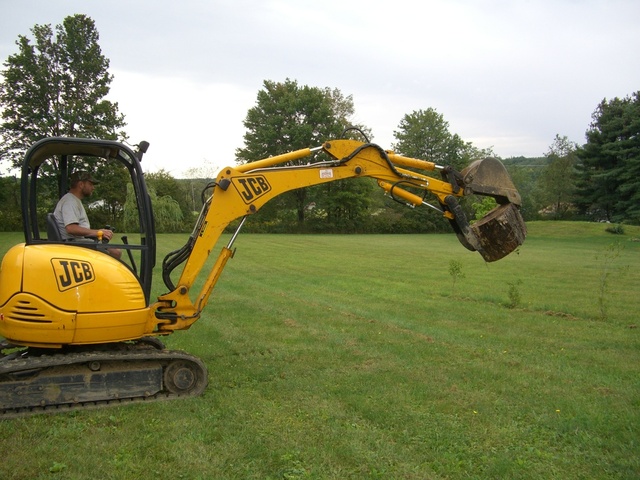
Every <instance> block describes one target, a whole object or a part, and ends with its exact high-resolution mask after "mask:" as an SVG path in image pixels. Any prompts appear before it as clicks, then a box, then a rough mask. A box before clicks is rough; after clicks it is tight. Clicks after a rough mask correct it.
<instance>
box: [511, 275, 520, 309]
mask: <svg viewBox="0 0 640 480" xmlns="http://www.w3.org/2000/svg"><path fill="white" fill-rule="evenodd" d="M507 285H509V290H508V292H507V294H508V296H509V302H508V303H507V307H508V308H516V307H517V306H518V305H520V303H521V302H522V295H521V294H520V285H522V280H520V279H518V280H516V281H515V282H507Z"/></svg>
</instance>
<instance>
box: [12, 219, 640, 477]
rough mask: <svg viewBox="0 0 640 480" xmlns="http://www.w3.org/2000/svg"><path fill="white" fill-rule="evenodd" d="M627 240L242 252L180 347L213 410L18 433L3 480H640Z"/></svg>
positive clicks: (279, 246) (533, 239)
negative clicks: (498, 249) (199, 370)
mask: <svg viewBox="0 0 640 480" xmlns="http://www.w3.org/2000/svg"><path fill="white" fill-rule="evenodd" d="M625 229H626V232H627V233H626V235H611V234H608V233H606V232H605V231H604V226H602V225H597V224H586V223H556V222H545V223H532V224H530V225H529V232H530V233H529V237H528V238H527V241H526V243H525V245H524V246H523V247H522V248H521V249H520V250H519V251H518V252H517V253H514V254H512V255H510V256H509V257H507V258H505V259H504V260H502V261H500V262H497V263H492V264H485V263H484V262H483V261H482V259H481V257H480V256H479V255H477V254H475V253H472V252H467V251H466V250H464V249H463V248H462V247H461V246H460V245H459V244H458V243H457V241H456V239H455V237H453V236H452V235H403V236H394V235H381V236H377V235H371V236H342V235H340V236H330V235H325V236H295V235H246V236H240V237H239V239H238V241H237V243H236V246H237V248H238V252H237V254H236V257H235V258H234V259H233V260H231V261H230V262H229V264H228V266H227V270H226V271H225V272H224V273H223V276H222V279H221V281H220V283H219V285H218V286H217V287H216V290H215V291H214V294H213V296H212V299H211V302H210V305H209V307H208V309H207V311H206V314H205V315H204V317H203V318H202V319H201V320H200V321H199V322H198V323H196V324H195V325H194V326H193V327H192V328H191V330H189V331H187V332H180V333H177V334H175V335H173V336H171V337H169V338H167V339H166V343H167V345H168V347H170V348H178V349H184V350H187V351H189V352H191V353H193V354H195V355H198V356H200V357H201V358H203V360H204V361H205V363H206V364H207V366H208V368H209V376H210V379H209V380H210V385H209V388H208V389H207V391H206V393H205V394H204V395H203V396H201V397H199V398H196V399H191V400H186V401H175V402H165V403H156V404H149V405H132V406H128V407H121V408H110V409H105V410H100V411H90V412H82V413H75V414H62V415H56V416H36V417H31V418H25V419H17V420H9V421H3V422H1V423H0V446H1V450H0V451H2V453H3V459H2V461H1V462H0V478H3V479H4V478H6V479H39V478H49V479H50V478H64V479H92V478H105V479H109V478H112V479H124V478H126V479H138V478H139V479H146V478H167V479H169V478H171V479H174V478H185V479H217V478H238V479H245V478H260V479H276V478H278V479H295V478H335V479H338V478H340V479H342V478H354V479H357V478H385V479H387V478H415V479H430V478H433V479H444V478H447V479H456V478H487V479H488V478H491V479H494V478H510V479H514V478H515V479H517V478H522V479H531V478H533V479H536V478H540V479H568V478H584V479H587V478H588V479H614V478H615V479H632V478H638V477H640V456H639V455H638V451H639V443H640V376H639V373H640V362H639V360H640V335H639V330H638V328H636V327H637V324H638V317H637V316H638V311H639V308H638V307H639V306H640V305H639V303H640V302H639V300H638V291H639V290H640V288H639V287H640V272H639V268H638V267H639V266H640V257H639V256H638V254H639V253H640V242H637V241H632V240H633V239H637V238H638V237H640V229H637V228H632V227H625ZM184 240H185V238H184V237H183V236H180V235H163V236H160V250H161V252H165V251H169V250H172V249H174V248H176V247H177V246H179V245H180V244H181V243H182V242H183V241H184ZM14 241H17V240H16V238H14V237H12V234H6V235H0V242H2V244H3V245H4V244H5V243H6V246H8V245H9V244H10V243H12V242H14ZM611 245H618V246H620V247H623V248H617V247H616V250H615V252H617V253H616V255H612V254H611V253H610V252H612V251H614V250H612V248H611ZM5 249H6V248H5ZM215 251H216V249H214V252H215ZM452 260H455V261H457V262H459V263H460V265H461V269H462V271H463V272H464V279H459V280H457V282H456V285H455V291H454V292H452V286H453V279H452V277H451V275H450V274H449V265H450V262H451V261H452ZM603 278H604V279H605V280H604V284H605V288H604V289H603V288H602V284H603ZM157 280H158V284H157V287H156V288H157V291H156V293H158V294H159V293H162V292H163V291H164V289H163V287H162V286H161V285H160V282H159V280H160V279H159V277H158V278H157ZM514 290H515V291H514ZM602 301H604V306H605V307H606V308H605V315H603V314H602V308H601V307H602Z"/></svg>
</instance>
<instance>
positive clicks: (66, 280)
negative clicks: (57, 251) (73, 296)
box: [51, 258, 96, 292]
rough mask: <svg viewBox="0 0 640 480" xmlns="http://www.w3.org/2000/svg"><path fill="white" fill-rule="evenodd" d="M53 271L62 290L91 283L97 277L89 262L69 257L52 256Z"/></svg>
mask: <svg viewBox="0 0 640 480" xmlns="http://www.w3.org/2000/svg"><path fill="white" fill-rule="evenodd" d="M51 265H53V273H54V275H55V276H56V282H57V283H58V289H59V290H60V291H61V292H64V291H65V290H69V289H70V288H74V287H78V286H80V285H84V284H85V283H91V282H93V281H94V280H95V279H96V276H95V275H94V273H93V266H92V265H91V264H90V263H89V262H82V261H80V260H71V259H67V258H52V259H51Z"/></svg>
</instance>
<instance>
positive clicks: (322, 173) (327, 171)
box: [320, 168, 333, 178]
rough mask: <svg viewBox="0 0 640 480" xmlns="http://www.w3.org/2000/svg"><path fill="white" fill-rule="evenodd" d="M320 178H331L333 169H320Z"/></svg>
mask: <svg viewBox="0 0 640 480" xmlns="http://www.w3.org/2000/svg"><path fill="white" fill-rule="evenodd" d="M320 178H333V169H332V168H324V169H322V170H320Z"/></svg>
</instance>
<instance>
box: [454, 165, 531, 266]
mask: <svg viewBox="0 0 640 480" xmlns="http://www.w3.org/2000/svg"><path fill="white" fill-rule="evenodd" d="M460 174H461V176H462V181H463V185H464V189H465V192H464V194H465V195H484V196H489V197H493V198H494V199H495V200H496V202H497V203H498V206H497V207H496V208H494V209H493V210H491V211H490V212H489V213H488V214H487V215H485V216H484V217H483V218H482V219H480V220H478V221H476V222H474V223H473V224H471V225H470V224H469V223H468V221H467V218H466V216H465V214H464V212H463V211H462V208H461V207H460V206H459V205H458V202H457V199H456V198H455V197H453V196H448V197H447V198H446V199H445V202H446V204H447V206H448V207H449V209H450V210H451V211H452V212H453V214H454V215H455V219H454V220H451V223H452V226H453V228H454V230H455V231H456V234H457V235H458V239H459V240H460V242H461V243H462V244H463V245H464V246H465V247H466V248H468V249H469V250H477V251H478V252H479V253H480V255H482V258H484V259H485V261H487V262H494V261H496V260H500V259H501V258H503V257H505V256H507V255H508V254H510V253H511V252H513V251H514V250H515V249H516V248H518V247H519V246H520V245H522V244H523V242H524V239H525V237H526V235H527V227H526V225H525V223H524V220H523V218H522V215H521V214H520V205H521V202H522V200H521V198H520V194H519V193H518V190H517V189H516V187H515V185H514V184H513V181H512V180H511V177H510V176H509V173H508V172H507V170H506V168H505V167H504V165H503V164H502V162H500V161H499V160H497V159H495V158H485V159H483V160H476V161H475V162H473V163H472V164H471V165H469V166H468V167H467V168H465V169H464V170H462V172H460Z"/></svg>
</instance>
